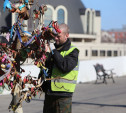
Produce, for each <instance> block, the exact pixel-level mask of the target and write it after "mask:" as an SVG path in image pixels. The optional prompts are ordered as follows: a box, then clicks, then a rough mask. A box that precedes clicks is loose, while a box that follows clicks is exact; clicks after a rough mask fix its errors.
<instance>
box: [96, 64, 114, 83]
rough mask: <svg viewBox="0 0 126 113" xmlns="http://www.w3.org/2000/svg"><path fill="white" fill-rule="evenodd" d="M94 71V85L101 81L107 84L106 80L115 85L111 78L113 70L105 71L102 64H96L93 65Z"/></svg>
mask: <svg viewBox="0 0 126 113" xmlns="http://www.w3.org/2000/svg"><path fill="white" fill-rule="evenodd" d="M94 68H95V71H96V81H95V83H97V82H98V80H99V79H100V80H103V83H105V84H107V80H106V79H112V81H113V83H115V80H114V78H113V75H115V73H113V69H110V70H105V69H104V67H103V65H102V64H96V65H94Z"/></svg>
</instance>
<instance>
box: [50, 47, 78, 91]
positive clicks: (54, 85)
mask: <svg viewBox="0 0 126 113" xmlns="http://www.w3.org/2000/svg"><path fill="white" fill-rule="evenodd" d="M74 49H77V48H76V47H75V46H73V45H71V47H70V49H69V50H68V51H61V52H60V54H61V55H62V56H63V57H65V56H67V55H69V54H70V53H71V52H72V51H73V50H74ZM78 51H79V50H78ZM78 69H79V67H78V63H77V66H76V67H75V68H74V69H73V70H72V71H70V72H68V73H63V72H61V71H60V70H59V69H58V68H57V67H56V66H54V67H53V70H52V76H51V90H52V91H63V92H74V90H75V87H76V82H77V76H78Z"/></svg>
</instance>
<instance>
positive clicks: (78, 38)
mask: <svg viewBox="0 0 126 113" xmlns="http://www.w3.org/2000/svg"><path fill="white" fill-rule="evenodd" d="M11 2H12V3H13V2H14V0H11ZM38 4H40V5H42V4H46V5H47V7H48V10H47V11H46V12H45V15H44V24H45V25H48V24H49V22H50V21H51V20H55V21H58V23H59V24H60V23H66V24H68V26H69V27H70V39H71V41H72V42H73V43H74V44H75V45H76V46H77V47H78V48H79V50H80V55H79V58H80V60H88V59H98V58H106V57H114V56H123V55H125V53H126V52H125V51H126V49H125V44H119V43H107V42H101V12H100V11H99V10H95V9H91V8H86V7H85V5H84V4H83V3H82V2H81V0H38V3H37V0H36V1H35V0H34V5H33V6H32V7H31V9H30V10H29V12H30V15H31V18H30V19H29V20H28V21H24V23H25V24H26V25H27V27H25V28H24V30H26V31H29V32H32V31H33V30H34V26H37V24H38V21H36V22H35V24H34V22H33V14H32V12H33V10H34V9H38V7H37V5H38ZM2 5H3V1H0V6H1V7H0V8H1V9H0V20H1V23H0V26H8V27H10V26H12V25H13V24H14V23H15V22H16V13H13V14H12V13H9V12H8V11H7V9H6V12H3V11H2V7H3V6H2Z"/></svg>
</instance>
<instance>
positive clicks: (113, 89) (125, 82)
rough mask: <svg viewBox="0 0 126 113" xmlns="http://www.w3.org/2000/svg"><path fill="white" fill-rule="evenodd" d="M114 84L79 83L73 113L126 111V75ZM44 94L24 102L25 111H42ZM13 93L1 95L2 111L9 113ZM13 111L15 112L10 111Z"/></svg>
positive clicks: (0, 112) (117, 112) (37, 112)
mask: <svg viewBox="0 0 126 113" xmlns="http://www.w3.org/2000/svg"><path fill="white" fill-rule="evenodd" d="M115 81H116V83H115V84H113V83H112V81H111V80H108V84H107V85H106V84H102V83H99V84H94V82H89V83H84V84H77V87H76V91H75V93H74V96H73V106H72V111H73V112H72V113H126V76H124V77H120V78H115ZM43 100H44V94H43V95H42V96H41V98H40V99H39V98H36V99H33V100H32V101H31V102H30V103H26V102H25V101H24V102H23V111H24V113H42V109H43ZM10 101H11V95H4V96H0V102H1V103H0V113H9V111H8V109H7V108H8V105H9V103H10ZM10 113H13V112H10Z"/></svg>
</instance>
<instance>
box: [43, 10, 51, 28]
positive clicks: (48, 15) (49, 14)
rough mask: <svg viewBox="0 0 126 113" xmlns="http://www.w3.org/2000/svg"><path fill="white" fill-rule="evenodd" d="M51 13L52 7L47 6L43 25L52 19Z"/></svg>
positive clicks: (46, 24)
mask: <svg viewBox="0 0 126 113" xmlns="http://www.w3.org/2000/svg"><path fill="white" fill-rule="evenodd" d="M52 15H53V14H52V9H51V8H48V10H47V11H46V12H45V14H44V25H45V26H48V25H49V23H50V22H51V21H52V20H53V18H52Z"/></svg>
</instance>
